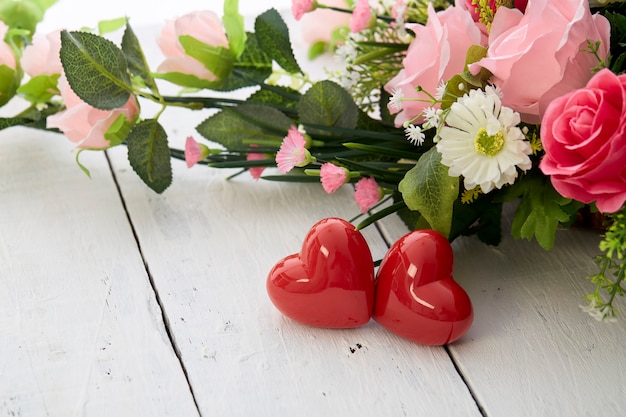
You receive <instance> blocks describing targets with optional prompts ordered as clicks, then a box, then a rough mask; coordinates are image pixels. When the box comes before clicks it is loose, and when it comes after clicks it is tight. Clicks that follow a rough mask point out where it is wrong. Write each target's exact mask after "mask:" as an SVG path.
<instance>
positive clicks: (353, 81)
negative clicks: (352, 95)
mask: <svg viewBox="0 0 626 417" xmlns="http://www.w3.org/2000/svg"><path fill="white" fill-rule="evenodd" d="M358 83H359V73H358V72H356V71H350V70H346V71H344V72H343V73H342V74H341V76H340V78H339V84H341V86H342V87H343V88H345V89H346V90H352V89H354V87H356V85H357V84H358Z"/></svg>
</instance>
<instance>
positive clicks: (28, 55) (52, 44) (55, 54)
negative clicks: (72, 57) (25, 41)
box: [21, 30, 63, 77]
mask: <svg viewBox="0 0 626 417" xmlns="http://www.w3.org/2000/svg"><path fill="white" fill-rule="evenodd" d="M60 50H61V31H59V30H55V31H54V32H50V33H48V34H47V35H42V34H39V33H36V34H35V35H34V36H33V42H32V44H30V45H28V46H27V47H26V48H24V53H23V54H22V60H21V62H22V68H24V71H25V72H26V73H27V74H28V75H30V76H31V77H36V76H37V75H53V74H61V73H62V72H63V66H62V65H61V58H60V56H59V51H60Z"/></svg>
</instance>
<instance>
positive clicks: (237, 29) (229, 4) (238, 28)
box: [222, 0, 246, 58]
mask: <svg viewBox="0 0 626 417" xmlns="http://www.w3.org/2000/svg"><path fill="white" fill-rule="evenodd" d="M222 22H223V24H224V29H225V30H226V35H227V36H228V46H229V48H230V50H231V52H232V54H233V56H234V57H235V58H239V57H240V56H241V54H242V53H243V51H244V49H245V45H246V30H245V28H244V20H243V16H242V15H241V14H240V13H239V0H226V1H224V17H223V18H222Z"/></svg>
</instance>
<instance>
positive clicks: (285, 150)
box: [276, 126, 308, 174]
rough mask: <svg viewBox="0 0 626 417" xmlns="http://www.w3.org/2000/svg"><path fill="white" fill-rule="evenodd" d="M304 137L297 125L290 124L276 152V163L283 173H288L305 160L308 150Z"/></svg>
mask: <svg viewBox="0 0 626 417" xmlns="http://www.w3.org/2000/svg"><path fill="white" fill-rule="evenodd" d="M305 146H306V139H305V137H304V134H303V133H302V132H300V131H299V130H298V128H297V127H295V126H291V128H290V129H289V131H288V132H287V136H285V138H284V139H283V143H282V145H280V149H279V150H278V153H277V154H276V165H277V166H278V170H279V171H280V172H282V173H283V174H286V173H288V172H289V171H291V170H292V169H293V168H294V167H296V166H301V165H302V164H303V163H305V161H306V160H307V154H308V151H307V150H306V148H305Z"/></svg>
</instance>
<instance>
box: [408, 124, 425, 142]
mask: <svg viewBox="0 0 626 417" xmlns="http://www.w3.org/2000/svg"><path fill="white" fill-rule="evenodd" d="M404 133H406V137H407V140H408V141H409V142H411V143H412V144H413V145H416V146H421V145H422V144H423V143H424V139H425V138H426V136H425V135H424V132H422V128H421V127H420V126H418V125H414V124H410V125H408V126H406V128H405V129H404Z"/></svg>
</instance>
